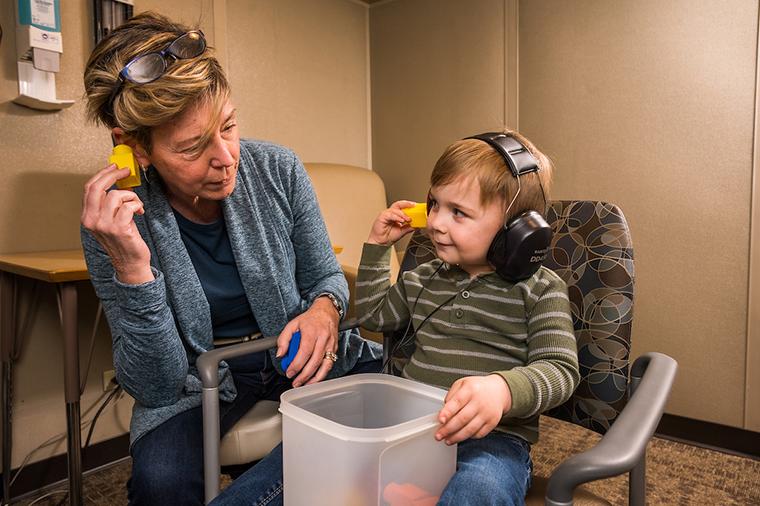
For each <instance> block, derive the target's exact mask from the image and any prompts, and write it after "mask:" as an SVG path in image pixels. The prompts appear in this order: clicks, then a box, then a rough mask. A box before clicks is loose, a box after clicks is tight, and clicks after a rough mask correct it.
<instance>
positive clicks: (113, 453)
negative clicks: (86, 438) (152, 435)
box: [0, 434, 129, 504]
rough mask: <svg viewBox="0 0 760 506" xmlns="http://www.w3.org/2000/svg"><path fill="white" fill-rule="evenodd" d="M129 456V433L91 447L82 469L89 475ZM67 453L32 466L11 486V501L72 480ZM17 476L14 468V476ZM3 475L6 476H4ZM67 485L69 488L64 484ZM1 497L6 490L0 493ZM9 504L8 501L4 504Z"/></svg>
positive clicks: (85, 452) (85, 451)
mask: <svg viewBox="0 0 760 506" xmlns="http://www.w3.org/2000/svg"><path fill="white" fill-rule="evenodd" d="M127 456H129V434H123V435H121V436H118V437H115V438H112V439H107V440H105V441H101V442H99V443H95V444H91V445H90V446H89V447H88V448H87V449H86V450H84V451H82V469H83V470H84V472H87V471H89V470H91V469H97V468H99V467H101V466H104V465H106V464H110V463H112V462H116V461H117V460H120V459H122V458H124V457H127ZM67 466H68V460H67V458H66V454H62V455H56V456H55V457H50V458H48V459H45V460H41V461H39V462H34V463H32V464H28V465H27V466H26V467H24V470H23V471H21V474H20V475H19V477H18V479H17V480H16V481H15V483H14V484H13V486H12V487H11V499H12V500H13V499H14V498H18V497H19V496H22V495H24V494H27V493H29V492H32V491H35V490H39V489H41V488H43V487H46V486H48V485H51V484H53V483H56V482H59V481H61V480H66V479H67V478H68V468H67ZM15 473H16V469H13V470H12V472H11V476H13V475H14V474H15ZM0 476H2V474H1V473H0ZM64 486H65V485H64ZM0 494H2V491H1V490H0ZM6 502H9V501H4V502H3V504H5V503H6Z"/></svg>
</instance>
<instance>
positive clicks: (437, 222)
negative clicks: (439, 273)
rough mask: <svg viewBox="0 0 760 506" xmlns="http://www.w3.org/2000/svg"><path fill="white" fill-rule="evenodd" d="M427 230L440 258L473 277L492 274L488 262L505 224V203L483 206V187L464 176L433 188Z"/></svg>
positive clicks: (495, 202) (472, 178)
mask: <svg viewBox="0 0 760 506" xmlns="http://www.w3.org/2000/svg"><path fill="white" fill-rule="evenodd" d="M430 198H431V202H430V208H429V215H428V219H427V229H428V233H429V236H430V239H431V240H432V241H433V245H434V246H435V251H436V254H437V255H438V258H440V259H441V260H443V261H444V262H447V263H449V264H456V265H459V266H460V267H461V268H462V269H463V270H464V271H466V272H467V273H469V274H470V275H471V276H474V275H477V274H481V273H483V272H489V271H492V270H493V267H492V266H491V265H490V264H489V263H488V261H487V260H486V255H487V254H488V248H489V247H490V246H491V241H492V240H493V238H494V236H495V235H496V232H497V231H498V230H499V228H500V227H502V226H503V225H504V201H503V199H495V200H493V201H492V202H490V203H489V204H488V205H486V206H483V205H481V204H480V184H479V183H478V181H477V180H476V179H475V178H474V177H463V178H459V179H457V180H454V181H452V182H451V183H449V184H447V185H443V186H436V187H433V188H431V189H430Z"/></svg>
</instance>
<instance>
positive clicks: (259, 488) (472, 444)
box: [211, 431, 533, 506]
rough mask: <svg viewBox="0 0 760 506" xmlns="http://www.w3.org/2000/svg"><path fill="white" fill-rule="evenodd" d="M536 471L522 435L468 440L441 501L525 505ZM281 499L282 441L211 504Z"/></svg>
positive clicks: (457, 505)
mask: <svg viewBox="0 0 760 506" xmlns="http://www.w3.org/2000/svg"><path fill="white" fill-rule="evenodd" d="M441 444H443V443H441ZM315 465H319V463H315ZM532 471H533V463H532V462H531V459H530V445H528V443H526V442H525V441H523V440H522V439H519V438H517V437H514V436H509V435H507V434H504V433H502V432H496V431H494V432H491V433H490V434H489V435H487V436H486V437H484V438H483V439H468V440H467V441H464V442H462V443H459V446H458V448H457V470H456V473H455V474H454V476H453V477H452V478H451V480H449V483H448V485H446V488H445V489H444V491H443V494H442V495H441V497H440V500H439V501H438V504H439V505H445V506H491V505H493V506H497V505H498V506H511V505H519V504H525V495H526V494H527V492H528V488H530V481H531V479H530V476H531V472H532ZM282 503H283V486H282V444H279V445H277V447H276V448H275V449H274V450H272V452H271V453H270V454H269V455H268V456H267V457H265V458H264V459H263V460H262V461H260V462H259V463H258V464H256V465H255V466H254V467H252V468H251V469H249V470H248V471H246V472H245V473H244V474H243V475H242V476H240V477H239V478H238V479H237V480H235V481H234V482H233V483H232V485H230V486H229V487H227V488H226V489H224V490H223V491H222V493H221V494H220V495H219V496H218V497H217V498H216V499H214V500H213V501H212V502H211V505H212V506H265V505H266V506H279V505H281V504H282Z"/></svg>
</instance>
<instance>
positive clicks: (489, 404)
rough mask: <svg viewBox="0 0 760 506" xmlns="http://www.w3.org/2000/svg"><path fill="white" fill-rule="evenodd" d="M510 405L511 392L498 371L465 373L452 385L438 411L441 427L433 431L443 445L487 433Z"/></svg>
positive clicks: (480, 436)
mask: <svg viewBox="0 0 760 506" xmlns="http://www.w3.org/2000/svg"><path fill="white" fill-rule="evenodd" d="M511 407H512V393H511V392H510V391H509V386H508V385H507V382H506V381H505V380H504V378H502V377H501V376H499V375H498V374H489V375H488V376H467V377H465V378H460V379H458V380H456V381H455V382H454V384H453V385H451V388H450V389H449V393H448V394H446V398H445V399H444V405H443V409H441V411H440V412H439V413H438V421H439V422H441V427H440V428H439V429H438V431H437V432H436V433H435V439H436V440H438V441H441V440H442V439H443V440H446V444H454V443H459V442H460V441H464V440H465V439H469V438H475V439H480V438H482V437H485V436H486V435H488V433H489V432H491V431H492V430H493V428H494V427H496V425H498V423H499V421H500V420H501V417H502V416H504V414H505V413H507V412H508V411H509V410H510V408H511Z"/></svg>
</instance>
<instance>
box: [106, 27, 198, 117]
mask: <svg viewBox="0 0 760 506" xmlns="http://www.w3.org/2000/svg"><path fill="white" fill-rule="evenodd" d="M205 50H206V37H205V36H204V35H203V32H202V31H200V30H192V31H189V32H187V33H184V34H182V35H180V36H179V37H177V38H176V39H174V40H173V41H172V42H171V43H170V44H169V45H168V46H166V48H164V49H163V50H161V51H156V52H153V53H146V54H141V55H140V56H135V57H134V58H132V59H131V60H129V62H128V63H127V64H126V65H125V66H124V68H123V69H121V72H119V82H118V84H117V85H116V87H115V88H114V89H113V92H111V97H110V98H109V101H108V103H109V104H111V111H112V112H113V103H114V101H115V100H116V97H117V96H119V93H120V92H121V90H122V89H123V88H124V83H125V82H127V81H130V82H133V83H136V84H147V83H152V82H153V81H155V80H156V79H158V78H159V77H161V76H162V75H164V74H165V73H166V69H167V68H168V66H169V63H171V60H169V59H168V58H169V57H171V58H172V59H173V60H187V59H189V58H195V57H196V56H200V55H201V54H202V53H203V51H205Z"/></svg>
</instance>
